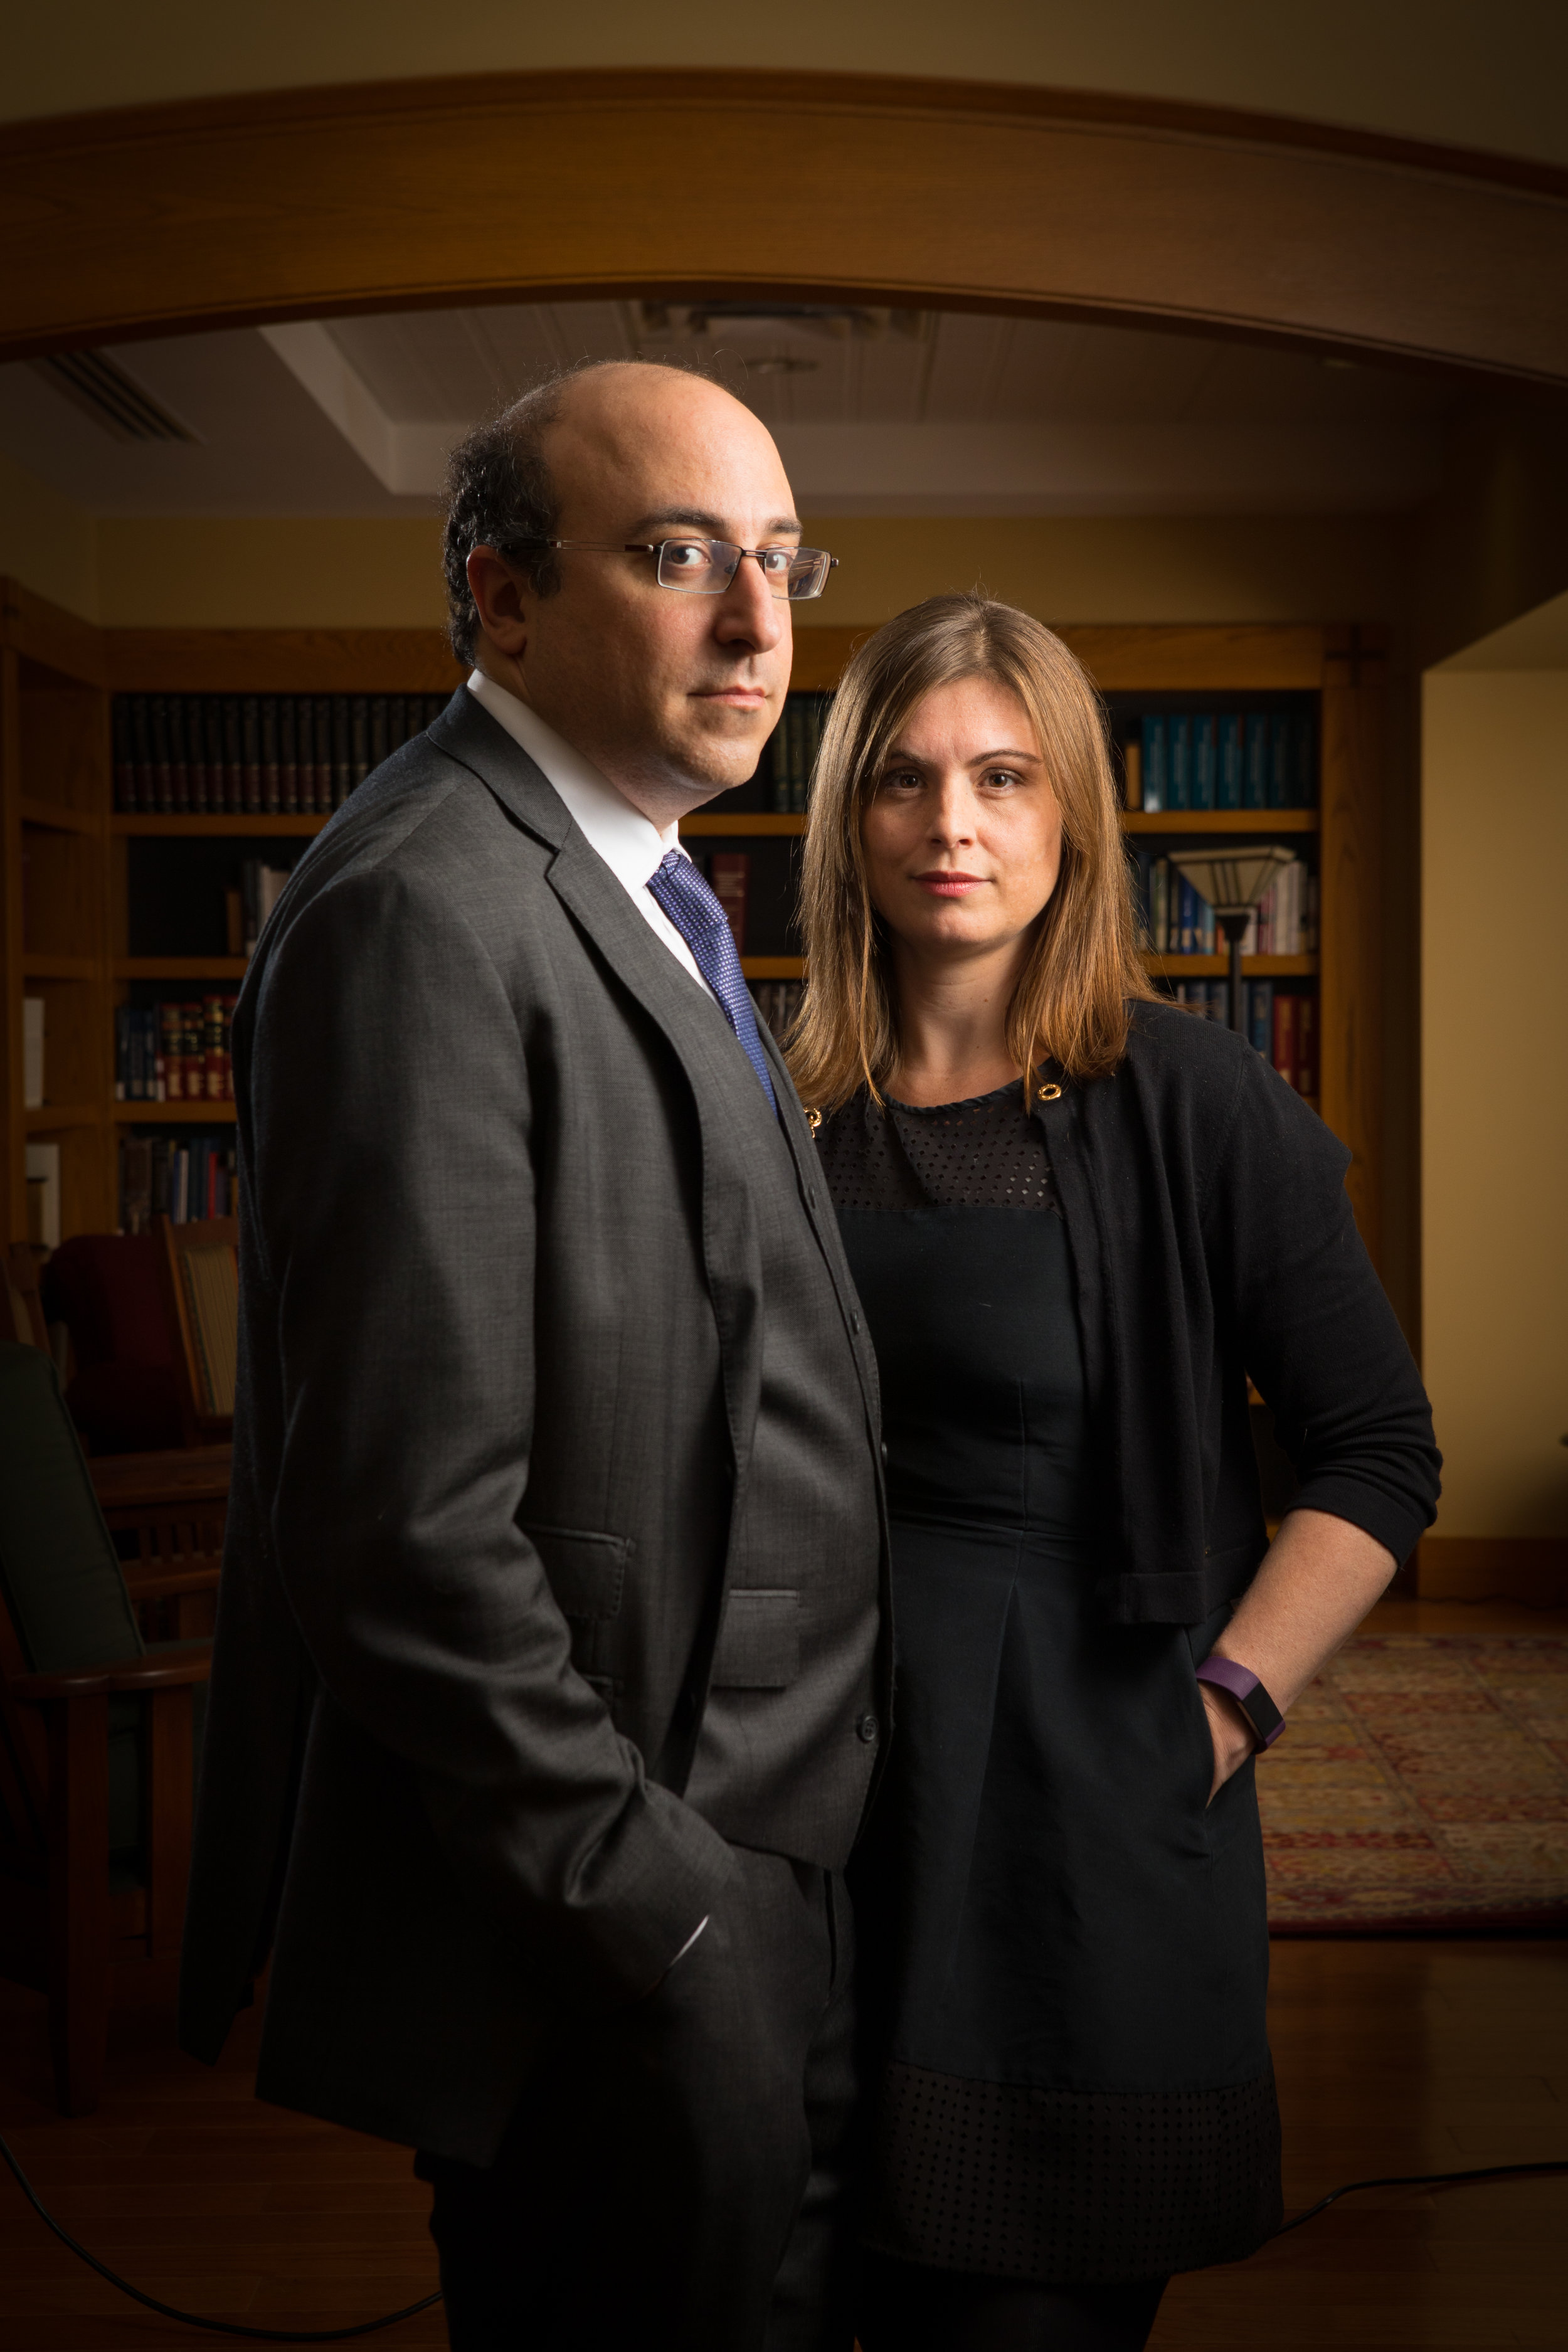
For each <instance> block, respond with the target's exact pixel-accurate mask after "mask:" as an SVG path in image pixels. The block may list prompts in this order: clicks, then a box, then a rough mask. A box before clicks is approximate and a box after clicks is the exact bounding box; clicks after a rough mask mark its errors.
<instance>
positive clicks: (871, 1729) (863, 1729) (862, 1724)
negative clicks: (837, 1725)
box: [855, 1715, 881, 1747]
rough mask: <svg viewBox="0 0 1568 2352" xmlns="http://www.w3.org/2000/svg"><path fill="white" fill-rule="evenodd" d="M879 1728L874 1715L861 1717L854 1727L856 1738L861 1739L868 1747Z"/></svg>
mask: <svg viewBox="0 0 1568 2352" xmlns="http://www.w3.org/2000/svg"><path fill="white" fill-rule="evenodd" d="M880 1728H881V1726H880V1725H879V1723H878V1721H877V1718H876V1717H875V1716H874V1715H863V1716H861V1717H860V1718H859V1720H858V1722H857V1724H856V1726H855V1731H856V1736H857V1737H858V1738H861V1739H863V1740H864V1741H865V1742H866V1744H867V1746H868V1747H869V1746H870V1744H871V1742H872V1740H873V1739H875V1738H876V1737H877V1734H878V1732H879V1730H880Z"/></svg>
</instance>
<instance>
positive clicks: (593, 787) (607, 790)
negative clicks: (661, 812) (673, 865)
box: [468, 669, 685, 890]
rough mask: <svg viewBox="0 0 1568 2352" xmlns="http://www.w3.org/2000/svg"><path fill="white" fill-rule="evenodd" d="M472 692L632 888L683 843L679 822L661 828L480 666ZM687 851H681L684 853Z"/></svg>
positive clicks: (471, 684) (614, 871)
mask: <svg viewBox="0 0 1568 2352" xmlns="http://www.w3.org/2000/svg"><path fill="white" fill-rule="evenodd" d="M468 692H469V693H470V694H471V695H472V696H473V698H474V700H475V701H476V702H478V703H479V704H480V705H481V706H482V707H483V709H486V710H488V711H489V715H490V717H491V718H492V719H494V720H495V722H496V724H497V725H498V727H504V728H505V729H506V731H507V733H508V734H509V735H510V737H511V739H512V741H513V742H514V743H517V744H520V745H521V748H522V749H523V751H526V752H527V754H528V756H529V758H530V759H531V761H533V764H534V766H535V767H536V768H537V769H539V771H540V772H541V773H542V776H543V777H544V779H545V782H547V783H548V784H550V785H551V786H552V789H553V790H554V792H555V793H557V795H558V796H559V797H560V799H562V800H563V801H564V802H565V803H566V808H567V812H568V814H570V816H571V817H572V820H573V822H574V824H575V825H576V826H577V827H578V829H579V831H580V832H581V833H583V834H584V835H585V836H586V839H587V842H588V845H589V847H590V848H592V849H595V850H596V851H597V852H598V855H599V856H601V857H602V858H603V859H604V861H605V865H606V866H608V867H609V869H610V871H611V873H612V874H614V875H615V876H616V878H617V880H618V881H620V882H621V883H622V884H623V885H624V886H625V887H626V889H628V890H640V889H642V888H643V887H645V885H646V884H647V879H648V877H649V876H650V875H651V874H653V873H655V872H657V870H658V866H659V865H660V863H661V862H662V860H663V859H664V858H665V857H666V856H668V853H669V852H670V851H671V850H672V849H679V848H680V840H679V829H678V826H677V825H674V824H671V825H670V826H668V829H667V830H666V831H665V832H663V833H660V832H659V830H658V826H657V825H656V824H654V823H653V821H652V819H651V818H649V817H646V816H644V814H642V811H641V810H640V809H635V808H633V806H632V804H631V803H630V801H628V800H624V799H623V798H622V796H621V794H620V793H618V792H616V788H615V786H614V784H612V783H611V782H610V780H609V778H608V777H607V776H604V775H601V774H600V772H599V771H598V769H597V768H595V765H594V763H593V761H591V760H585V759H584V757H583V754H582V753H581V751H574V750H573V748H572V746H571V744H570V743H568V742H566V741H565V740H564V739H563V737H561V736H559V735H557V733H556V732H555V730H554V728H553V727H548V726H546V724H545V722H544V720H543V719H541V717H540V716H539V713H538V711H537V710H532V709H530V708H529V706H528V704H527V703H526V702H524V701H522V700H521V698H520V697H518V696H517V695H515V694H513V693H511V692H510V689H509V688H506V687H504V686H498V685H497V684H496V682H495V680H494V678H493V677H487V676H486V675H485V672H484V671H483V670H482V669H476V670H475V671H474V672H473V673H472V675H471V676H470V677H469V679H468ZM684 854H685V853H684V852H682V855H683V856H684Z"/></svg>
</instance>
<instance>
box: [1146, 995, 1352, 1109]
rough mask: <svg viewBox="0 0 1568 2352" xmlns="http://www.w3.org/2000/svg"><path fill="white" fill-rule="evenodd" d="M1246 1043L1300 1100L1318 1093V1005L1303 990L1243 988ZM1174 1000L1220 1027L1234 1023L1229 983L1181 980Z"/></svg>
mask: <svg viewBox="0 0 1568 2352" xmlns="http://www.w3.org/2000/svg"><path fill="white" fill-rule="evenodd" d="M1244 987H1245V991H1246V994H1245V998H1244V1007H1245V1012H1246V1019H1247V1037H1248V1040H1249V1041H1250V1043H1251V1044H1252V1045H1255V1046H1256V1047H1257V1048H1258V1052H1259V1053H1260V1054H1261V1055H1262V1056H1263V1058H1264V1060H1265V1061H1266V1062H1271V1063H1272V1064H1273V1066H1274V1067H1275V1068H1276V1069H1277V1070H1278V1071H1279V1075H1280V1076H1281V1077H1282V1078H1283V1079H1284V1080H1285V1083H1286V1084H1287V1086H1291V1087H1295V1089H1296V1091H1297V1093H1298V1094H1300V1095H1311V1096H1312V1097H1314V1098H1315V1097H1316V1095H1317V1092H1318V1000H1317V998H1316V997H1315V996H1313V995H1311V994H1310V992H1307V991H1306V990H1303V989H1290V988H1276V987H1275V985H1274V982H1272V981H1271V980H1249V981H1247V982H1244ZM1174 993H1175V1000H1176V1003H1178V1004H1184V1005H1185V1006H1186V1007H1187V1009H1188V1011H1189V1012H1192V1013H1203V1014H1204V1015H1205V1016H1206V1018H1207V1019H1209V1020H1210V1021H1218V1022H1220V1023H1221V1024H1228V1022H1229V1020H1230V982H1228V981H1227V980H1182V981H1178V982H1176V986H1175V991H1174Z"/></svg>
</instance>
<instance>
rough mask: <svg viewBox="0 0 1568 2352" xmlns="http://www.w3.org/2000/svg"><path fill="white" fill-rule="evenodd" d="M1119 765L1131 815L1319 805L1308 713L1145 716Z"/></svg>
mask: <svg viewBox="0 0 1568 2352" xmlns="http://www.w3.org/2000/svg"><path fill="white" fill-rule="evenodd" d="M1121 759H1122V768H1123V772H1124V774H1125V776H1126V783H1127V805H1128V807H1129V808H1131V809H1149V810H1162V809H1294V808H1315V807H1316V806H1317V802H1318V743H1317V730H1316V728H1315V727H1314V726H1313V723H1312V714H1311V712H1310V711H1309V710H1276V711H1269V710H1247V711H1235V710H1230V711H1219V712H1215V711H1187V710H1150V711H1146V712H1145V713H1144V715H1143V720H1142V727H1141V729H1140V731H1139V732H1138V734H1136V735H1134V736H1133V737H1131V740H1129V741H1127V742H1126V743H1124V744H1123V745H1122V749H1121Z"/></svg>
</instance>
